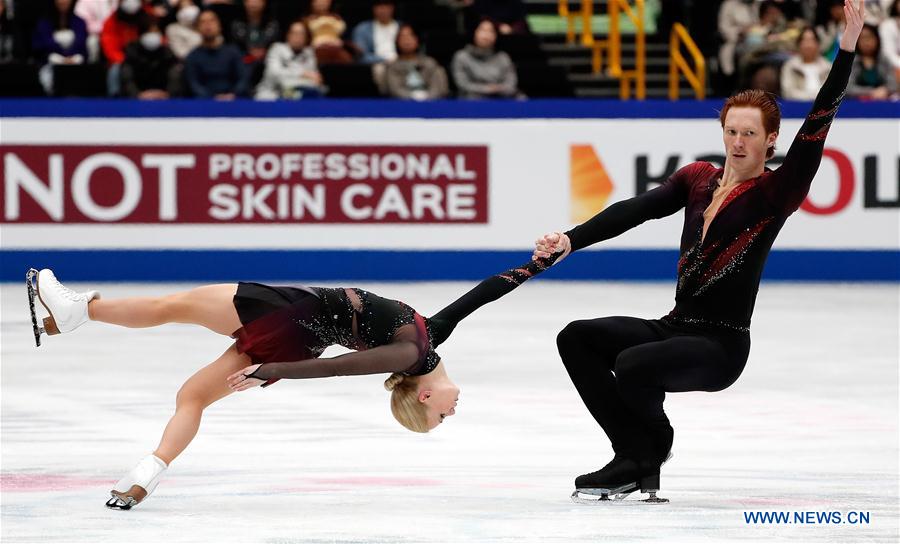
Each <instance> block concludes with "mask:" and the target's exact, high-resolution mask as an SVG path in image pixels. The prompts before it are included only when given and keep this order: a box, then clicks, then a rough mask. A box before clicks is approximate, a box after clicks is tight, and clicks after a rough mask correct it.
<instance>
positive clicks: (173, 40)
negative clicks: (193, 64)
mask: <svg viewBox="0 0 900 544" xmlns="http://www.w3.org/2000/svg"><path fill="white" fill-rule="evenodd" d="M198 15H200V8H199V7H198V6H197V5H196V4H194V2H193V1H192V0H179V2H178V10H177V11H176V12H175V22H174V23H172V24H170V25H169V26H167V27H166V41H167V42H168V44H169V49H171V50H172V53H174V54H175V56H176V57H178V59H179V60H184V59H185V58H187V56H188V53H190V52H191V51H193V50H194V49H195V48H196V47H197V46H199V45H200V44H201V43H202V42H203V38H202V37H201V36H200V33H199V32H197V29H196V23H197V16H198Z"/></svg>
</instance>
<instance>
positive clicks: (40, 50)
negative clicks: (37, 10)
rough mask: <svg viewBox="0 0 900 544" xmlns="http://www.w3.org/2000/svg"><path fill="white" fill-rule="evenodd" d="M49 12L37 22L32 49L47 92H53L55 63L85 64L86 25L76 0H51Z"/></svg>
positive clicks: (50, 93) (49, 93)
mask: <svg viewBox="0 0 900 544" xmlns="http://www.w3.org/2000/svg"><path fill="white" fill-rule="evenodd" d="M47 15H48V16H47V17H44V18H42V19H41V20H39V21H38V23H37V26H35V29H34V34H33V35H32V46H31V49H32V52H33V53H34V56H35V58H36V59H37V61H38V63H39V64H41V65H42V67H41V70H40V80H41V85H42V86H43V87H44V92H46V93H47V94H48V95H52V94H53V67H54V66H56V65H57V64H83V63H84V62H85V60H86V59H87V55H88V53H87V25H86V24H85V23H84V21H83V20H82V19H81V17H79V16H77V15H75V0H52V2H51V3H50V11H49V13H48V14H47Z"/></svg>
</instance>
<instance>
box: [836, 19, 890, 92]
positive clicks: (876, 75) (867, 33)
mask: <svg viewBox="0 0 900 544" xmlns="http://www.w3.org/2000/svg"><path fill="white" fill-rule="evenodd" d="M896 93H897V78H896V77H895V75H894V70H893V69H892V67H891V63H890V61H888V60H887V58H885V57H884V56H883V55H882V54H881V41H880V39H879V38H878V28H877V27H875V26H873V25H868V24H867V25H864V26H863V28H862V31H861V32H860V34H859V40H858V41H857V42H856V58H855V59H854V60H853V71H852V72H850V81H849V83H848V84H847V96H853V97H856V98H863V99H867V100H887V99H888V98H890V96H891V95H892V94H896Z"/></svg>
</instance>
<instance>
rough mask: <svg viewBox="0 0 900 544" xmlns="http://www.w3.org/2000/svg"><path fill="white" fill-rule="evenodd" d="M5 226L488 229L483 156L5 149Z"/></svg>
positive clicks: (412, 149) (349, 149) (444, 149)
mask: <svg viewBox="0 0 900 544" xmlns="http://www.w3.org/2000/svg"><path fill="white" fill-rule="evenodd" d="M2 154H3V161H2V170H0V177H2V179H3V192H2V195H0V198H2V206H0V207H2V209H3V222H5V223H487V221H488V194H489V191H488V150H487V147H486V146H385V145H368V146H350V145H348V146H190V145H188V146H96V145H94V146H33V145H13V146H4V147H3V150H2Z"/></svg>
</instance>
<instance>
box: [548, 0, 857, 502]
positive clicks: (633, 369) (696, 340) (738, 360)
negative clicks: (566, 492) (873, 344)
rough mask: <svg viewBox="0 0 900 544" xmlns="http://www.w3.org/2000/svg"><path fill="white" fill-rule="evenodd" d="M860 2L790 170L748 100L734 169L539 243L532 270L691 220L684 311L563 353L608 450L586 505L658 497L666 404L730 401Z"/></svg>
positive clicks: (589, 331)
mask: <svg viewBox="0 0 900 544" xmlns="http://www.w3.org/2000/svg"><path fill="white" fill-rule="evenodd" d="M864 4H865V2H864V0H860V2H859V5H858V7H857V8H854V7H853V6H852V4H851V3H850V1H849V0H847V1H845V4H844V12H845V14H846V17H847V27H846V30H845V31H844V34H843V36H842V37H841V44H840V47H841V50H840V52H839V53H838V56H837V58H836V59H835V62H834V66H833V67H832V69H831V72H830V73H829V75H828V78H827V80H826V81H825V84H824V85H823V87H822V89H821V90H820V91H819V94H818V96H817V97H816V100H815V103H814V104H813V108H812V111H811V112H810V114H809V115H808V116H807V117H806V120H805V122H804V123H803V126H802V127H801V128H800V131H799V133H798V134H797V136H796V138H794V142H793V144H792V145H791V148H790V149H789V150H788V152H787V155H786V156H785V158H784V162H783V164H782V165H781V167H780V168H778V169H777V170H775V171H772V170H769V169H767V168H765V162H766V159H768V158H771V157H772V155H773V154H774V150H775V141H776V139H777V137H778V129H779V124H780V120H781V114H780V111H779V109H778V104H777V103H776V102H775V99H774V97H773V96H771V95H769V94H767V93H764V92H761V91H743V92H740V93H738V94H736V95H735V96H732V97H731V98H729V99H728V100H727V101H726V102H725V105H724V107H723V108H722V111H721V114H720V123H721V125H722V129H723V140H724V144H725V153H726V159H725V168H718V169H717V168H715V167H713V166H712V165H710V164H708V163H700V162H697V163H693V164H690V165H688V166H685V167H684V168H682V169H680V170H678V171H677V172H676V173H675V174H673V175H672V176H671V177H670V178H669V179H667V180H666V181H665V182H664V183H663V184H662V185H661V186H660V187H657V188H655V189H653V190H651V191H648V192H646V193H644V194H642V195H639V196H636V197H634V198H632V199H629V200H625V201H622V202H618V203H616V204H614V205H612V206H610V207H609V208H608V209H606V210H604V211H602V212H600V213H599V214H597V215H596V216H594V217H593V218H591V219H590V220H588V221H587V222H585V223H584V224H581V225H579V226H577V227H575V228H574V229H572V230H570V231H568V232H566V233H564V234H559V233H551V234H548V235H545V236H543V237H542V238H540V239H538V240H537V242H536V249H535V253H534V258H535V259H539V258H545V257H547V256H548V255H549V254H550V253H551V252H554V253H555V252H557V251H560V252H561V256H560V259H561V258H564V257H565V256H566V255H568V254H569V253H570V252H572V251H576V250H578V249H581V248H583V247H586V246H589V245H591V244H594V243H596V242H599V241H602V240H607V239H609V238H612V237H614V236H618V235H619V234H621V233H623V232H625V231H627V230H629V229H631V228H633V227H636V226H637V225H639V224H641V223H643V222H644V221H646V220H648V219H655V218H660V217H665V216H668V215H671V214H673V213H675V212H677V211H678V210H680V209H681V208H684V209H685V216H684V228H683V230H682V234H681V258H680V259H679V261H678V284H677V287H676V292H675V308H674V309H673V310H672V311H671V312H670V313H669V314H668V315H666V316H665V317H663V318H661V319H654V320H644V319H637V318H633V317H606V318H601V319H592V320H584V321H574V322H572V323H570V324H569V325H568V326H566V328H564V329H563V330H562V332H560V333H559V336H558V338H557V344H558V347H559V353H560V356H561V358H562V360H563V363H564V364H565V366H566V370H567V371H568V373H569V377H570V378H571V379H572V382H573V383H574V384H575V388H576V389H577V390H578V393H579V394H580V395H581V398H582V400H583V401H584V403H585V405H586V406H587V408H588V410H589V411H590V413H591V415H592V416H593V417H594V419H595V420H596V421H597V423H599V424H600V426H601V427H602V428H603V430H604V431H605V432H606V434H607V436H608V437H609V439H610V442H611V443H612V448H613V451H614V452H615V456H614V457H613V460H612V461H610V463H609V464H607V465H606V466H604V467H603V468H602V469H600V470H598V471H596V472H592V473H590V474H585V475H582V476H579V477H578V478H576V479H575V487H576V491H575V493H574V494H573V498H578V494H579V492H584V493H587V494H589V495H599V496H600V497H601V500H602V499H604V498H608V496H609V495H618V494H620V493H623V494H627V493H630V492H631V491H633V490H635V489H637V488H638V487H640V489H641V490H642V491H646V492H651V495H650V499H648V500H652V501H664V500H665V499H656V498H655V491H656V490H658V489H659V469H660V466H661V464H662V463H663V462H664V461H665V460H666V459H667V458H668V456H669V452H670V449H671V447H672V440H673V430H672V427H671V425H670V424H669V419H668V418H667V417H666V414H665V412H664V411H663V400H664V399H665V394H666V392H681V391H720V390H722V389H725V388H726V387H728V386H729V385H731V384H732V383H734V382H735V380H737V378H738V376H740V374H741V371H742V370H743V368H744V364H745V363H746V361H747V355H748V353H749V351H750V334H749V326H750V316H751V314H752V313H753V305H754V303H755V300H756V293H757V291H758V289H759V280H760V276H761V275H762V270H763V265H764V263H765V260H766V257H767V256H768V254H769V250H770V248H771V247H772V242H774V241H775V237H776V236H777V235H778V232H779V231H780V230H781V227H782V225H784V222H785V220H786V219H787V218H788V216H790V215H791V214H792V213H794V212H795V211H796V210H797V208H799V207H800V204H801V203H802V202H803V200H804V198H805V197H806V194H807V193H808V192H809V187H810V183H811V182H812V180H813V177H814V176H815V173H816V170H817V169H818V167H819V162H820V161H821V158H822V150H823V148H824V141H825V136H826V135H827V134H828V129H829V127H830V126H831V122H832V120H833V119H834V116H835V114H836V113H837V109H838V106H839V105H840V103H841V99H842V97H843V95H844V89H845V87H846V85H847V80H848V78H849V75H850V68H851V66H852V64H853V55H854V54H853V52H854V51H855V49H856V40H857V37H858V36H859V33H860V30H861V29H862V25H863V13H864V9H865V6H864Z"/></svg>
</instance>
